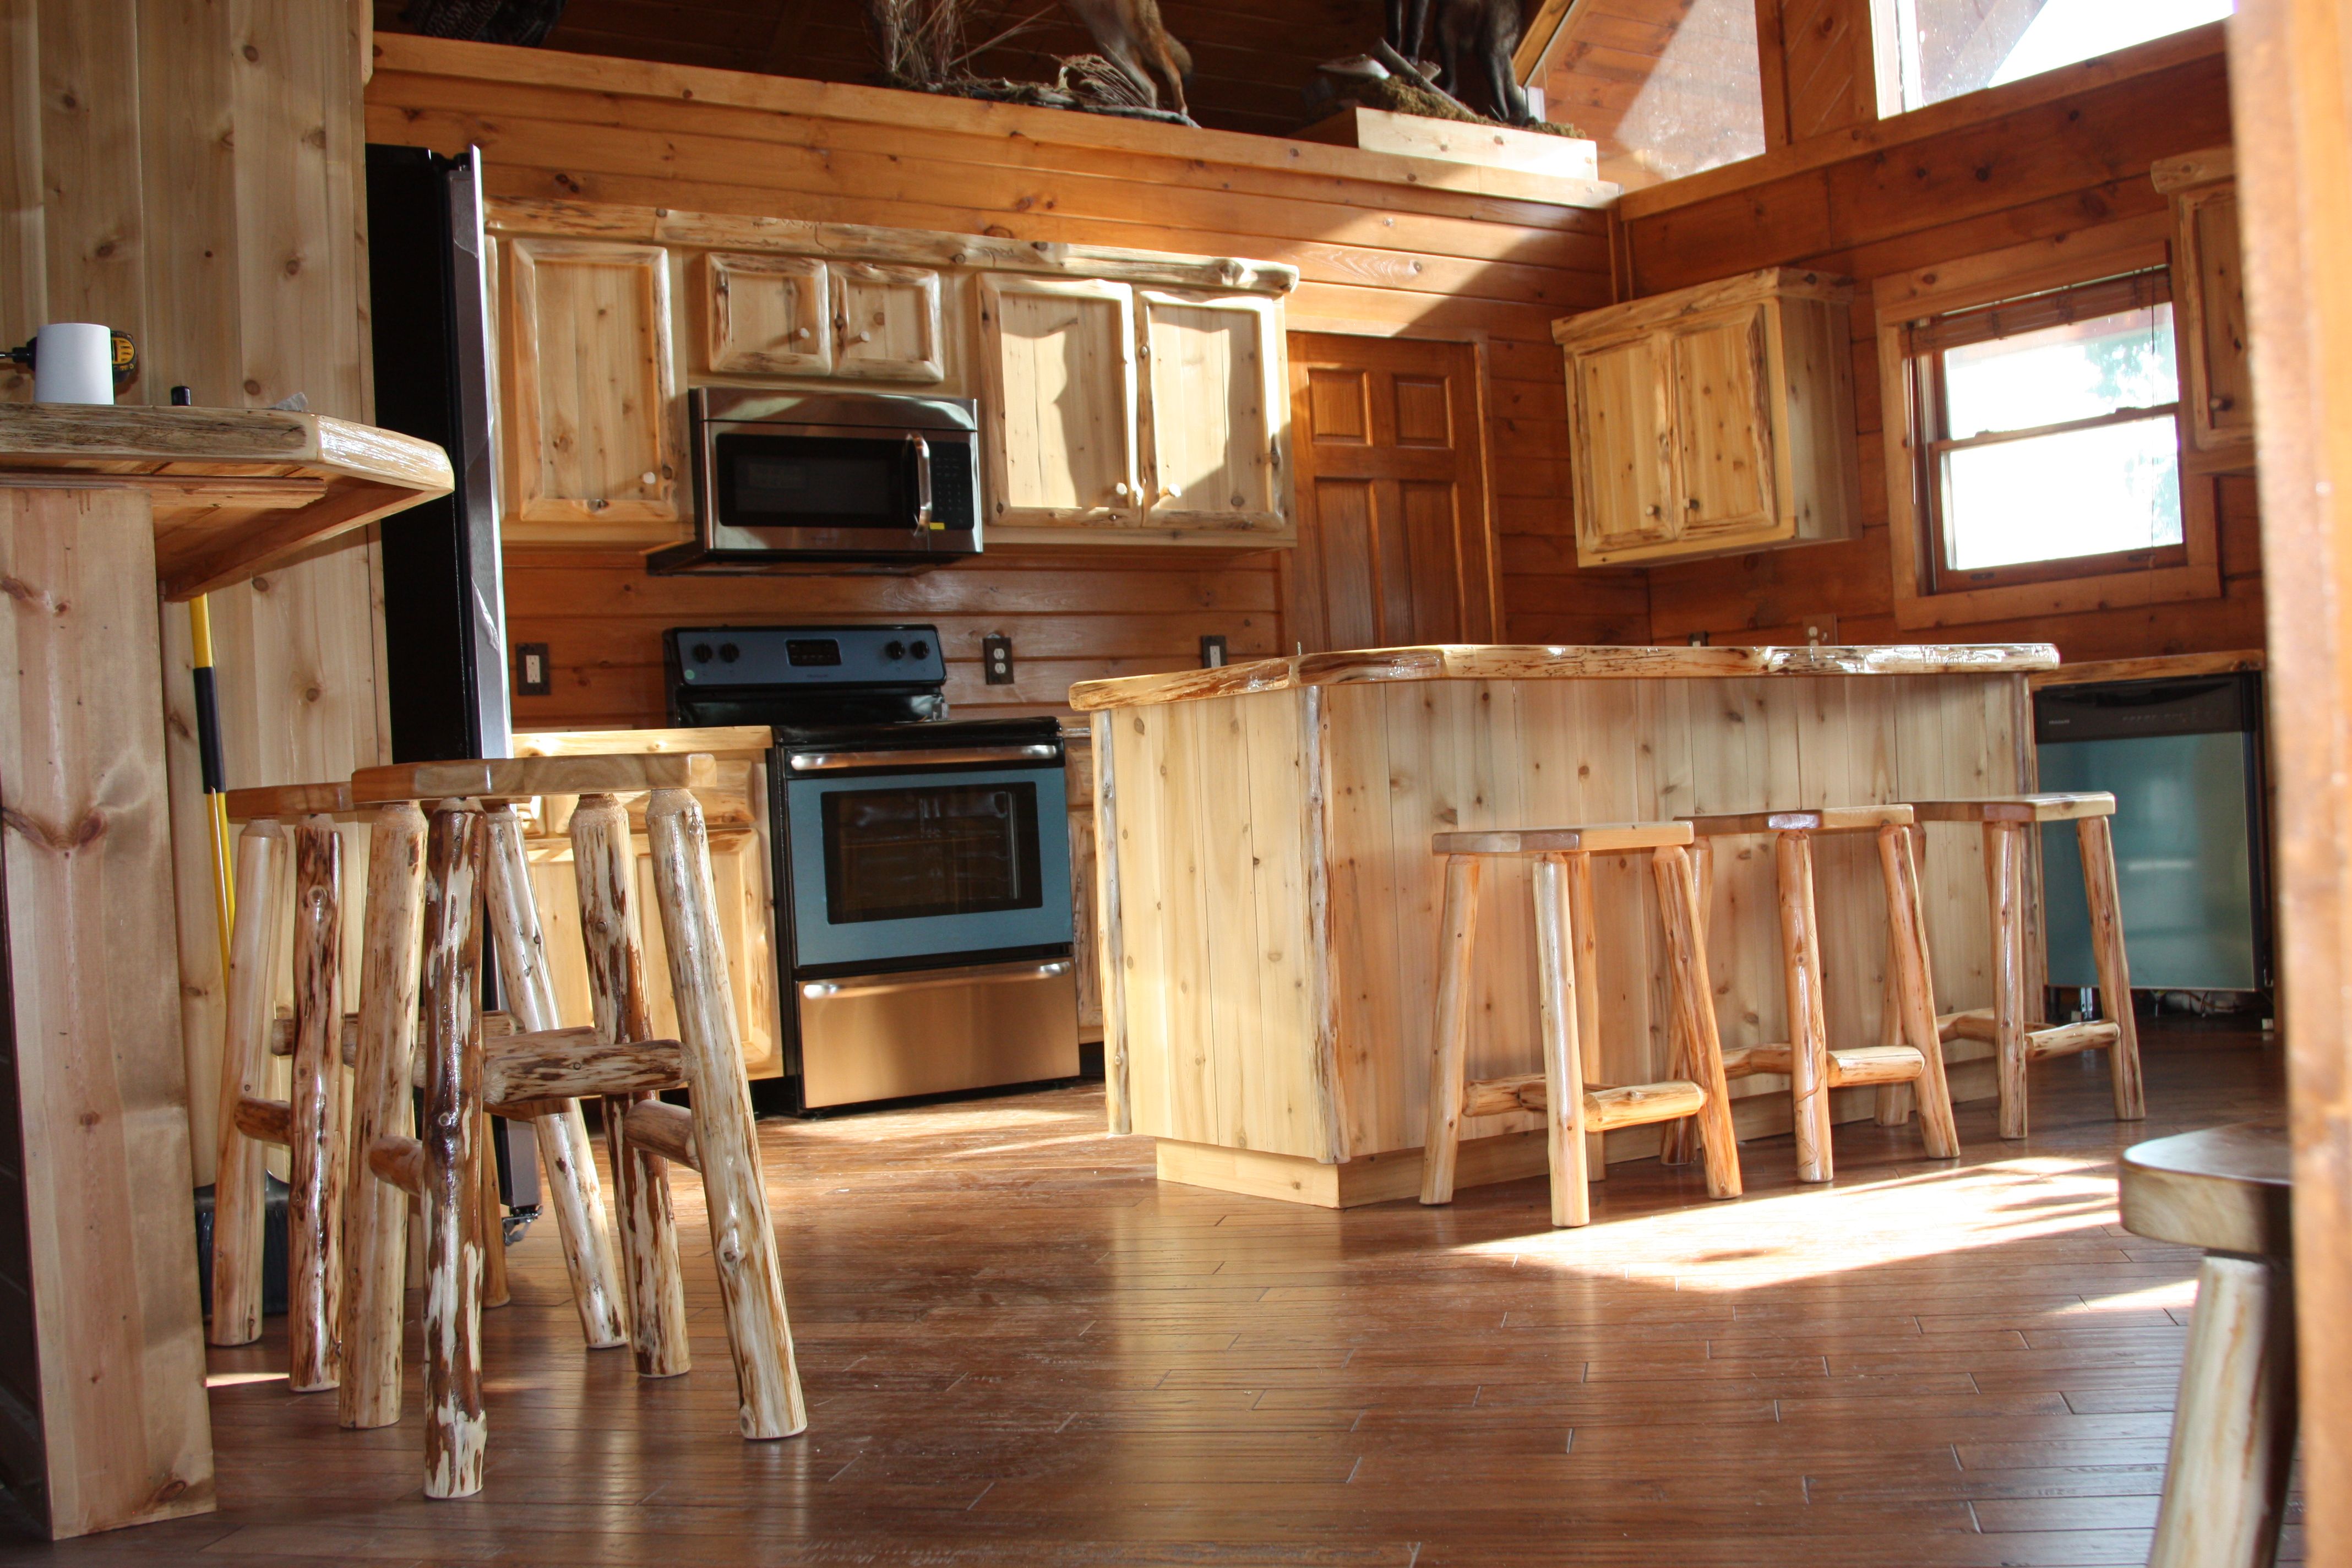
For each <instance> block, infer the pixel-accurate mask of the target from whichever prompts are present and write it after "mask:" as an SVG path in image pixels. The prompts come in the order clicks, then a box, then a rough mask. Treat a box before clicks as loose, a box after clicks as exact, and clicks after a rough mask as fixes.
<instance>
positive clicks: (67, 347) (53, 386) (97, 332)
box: [33, 321, 114, 405]
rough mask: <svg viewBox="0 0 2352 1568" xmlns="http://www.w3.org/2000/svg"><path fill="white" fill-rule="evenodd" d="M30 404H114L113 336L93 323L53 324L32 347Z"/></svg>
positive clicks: (106, 329) (48, 326)
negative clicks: (31, 402) (31, 392)
mask: <svg viewBox="0 0 2352 1568" xmlns="http://www.w3.org/2000/svg"><path fill="white" fill-rule="evenodd" d="M33 401H34V402H36V403H102V404H107V405H111V404H112V403H113V402H114V333H113V331H111V330H110V329H109V328H107V327H104V326H101V325H100V324H98V323H97V322H94V321H52V322H50V323H49V324H48V325H47V326H46V327H43V328H42V329H41V331H40V335H39V337H38V338H37V339H36V340H35V342H34V347H33Z"/></svg>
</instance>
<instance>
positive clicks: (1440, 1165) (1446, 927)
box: [1421, 855, 1485, 1204]
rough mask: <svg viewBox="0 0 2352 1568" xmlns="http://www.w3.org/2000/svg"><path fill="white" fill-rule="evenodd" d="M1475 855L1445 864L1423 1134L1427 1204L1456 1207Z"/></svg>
mask: <svg viewBox="0 0 2352 1568" xmlns="http://www.w3.org/2000/svg"><path fill="white" fill-rule="evenodd" d="M1484 870H1485V866H1484V865H1483V864H1482V863H1481V862H1480V860H1479V858H1477V857H1476V856H1475V855H1448V856H1447V857H1446V858H1445V905H1444V910H1443V911H1442V912H1441V913H1440V914H1439V915H1438V920H1437V954H1438V957H1437V975H1438V980H1437V1018H1436V1020H1435V1023H1434V1025H1433V1029H1432V1032H1431V1037H1430V1043H1429V1112H1428V1119H1427V1121H1426V1124H1425V1125H1424V1126H1423V1128H1422V1134H1421V1201H1422V1202H1423V1203H1425V1204H1450V1203H1452V1202H1453V1201H1454V1153H1455V1152H1456V1150H1457V1148H1458V1146H1459V1145H1460V1143H1461V1142H1462V1063H1463V1058H1465V1056H1466V1055H1467V1054H1468V1052H1469V1046H1470V958H1471V949H1472V946H1473V944H1474V942H1475V940H1476V938H1477V934H1478V881H1479V878H1480V874H1481V873H1482V872H1483V871H1484Z"/></svg>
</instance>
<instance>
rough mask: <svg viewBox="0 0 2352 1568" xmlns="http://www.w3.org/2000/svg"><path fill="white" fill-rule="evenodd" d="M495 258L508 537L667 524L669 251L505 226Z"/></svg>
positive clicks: (639, 531)
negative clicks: (502, 303)
mask: <svg viewBox="0 0 2352 1568" xmlns="http://www.w3.org/2000/svg"><path fill="white" fill-rule="evenodd" d="M506 262H507V310H506V312H505V325H506V337H507V366H508V371H507V374H508V392H509V396H508V402H507V409H506V414H507V418H506V426H507V437H506V439H507V448H508V453H509V475H510V477H511V479H512V484H511V487H510V494H511V495H512V497H513V504H512V505H511V506H510V507H509V510H508V513H507V536H508V538H509V539H517V538H520V539H524V540H533V539H536V540H540V541H544V542H587V541H594V542H635V541H647V542H659V541H663V540H667V539H671V538H674V537H676V536H677V532H678V531H679V525H680V524H681V523H682V522H683V521H684V520H685V516H686V511H685V504H684V500H683V497H682V494H681V491H682V489H683V486H682V484H681V482H680V481H681V476H682V473H683V468H684V465H683V464H681V463H680V461H679V460H678V437H677V431H676V421H677V411H676V409H675V407H674V403H675V398H674V397H673V395H672V394H673V391H674V387H675V376H674V373H673V371H672V368H671V363H670V336H669V255H668V253H667V251H665V250H664V249H662V247H659V246H653V245H622V244H616V243H612V242H607V241H603V240H585V239H516V240H509V242H508V244H507V252H506Z"/></svg>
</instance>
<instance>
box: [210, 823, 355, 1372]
mask: <svg viewBox="0 0 2352 1568" xmlns="http://www.w3.org/2000/svg"><path fill="white" fill-rule="evenodd" d="M342 975H343V839H342V836H341V834H339V833H337V832H336V831H335V819H334V818H333V817H331V816H306V817H304V818H303V819H302V821H301V824H300V825H299V826H297V827H296V828H295V830H294V1080H293V1081H294V1088H293V1092H292V1093H291V1094H290V1095H289V1097H288V1100H289V1114H288V1116H287V1131H288V1138H287V1157H288V1160H287V1169H288V1173H289V1175H290V1176H291V1177H292V1178H293V1179H292V1181H291V1182H290V1183H289V1192H288V1194H287V1202H286V1237H287V1249H286V1352H287V1361H288V1363H289V1371H288V1386H289V1387H290V1388H291V1389H292V1390H293V1391H294V1392H295V1393H297V1394H315V1393H317V1392H319V1391H320V1390H321V1389H327V1388H332V1387H334V1386H335V1385H336V1384H339V1383H341V1381H342V1376H343V1366H342V1361H343V1358H342V1343H341V1328H342V1292H343V1259H342V1239H343V1227H342V1215H341V1212H340V1205H341V1201H342V1195H343V1149H344V1143H343V1098H344V1096H343V1081H342V1080H343V986H342ZM215 1191H217V1189H215Z"/></svg>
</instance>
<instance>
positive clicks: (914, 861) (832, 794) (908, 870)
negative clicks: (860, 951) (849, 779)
mask: <svg viewBox="0 0 2352 1568" xmlns="http://www.w3.org/2000/svg"><path fill="white" fill-rule="evenodd" d="M823 798H824V814H823V821H824V889H825V914H826V917H827V920H828V922H829V923H831V924H834V925H847V924H851V923H854V922H856V921H900V920H919V919H922V918H924V917H926V916H931V915H969V914H986V913H989V912H991V911H993V910H1034V909H1036V908H1038V907H1040V905H1041V904H1042V903H1043V902H1044V883H1043V880H1042V879H1041V878H1040V877H1039V875H1038V868H1037V786H1036V785H1035V784H949V783H940V784H896V785H893V786H892V787H890V788H888V789H872V790H830V791H827V792H826V793H825V795H824V797H823Z"/></svg>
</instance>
